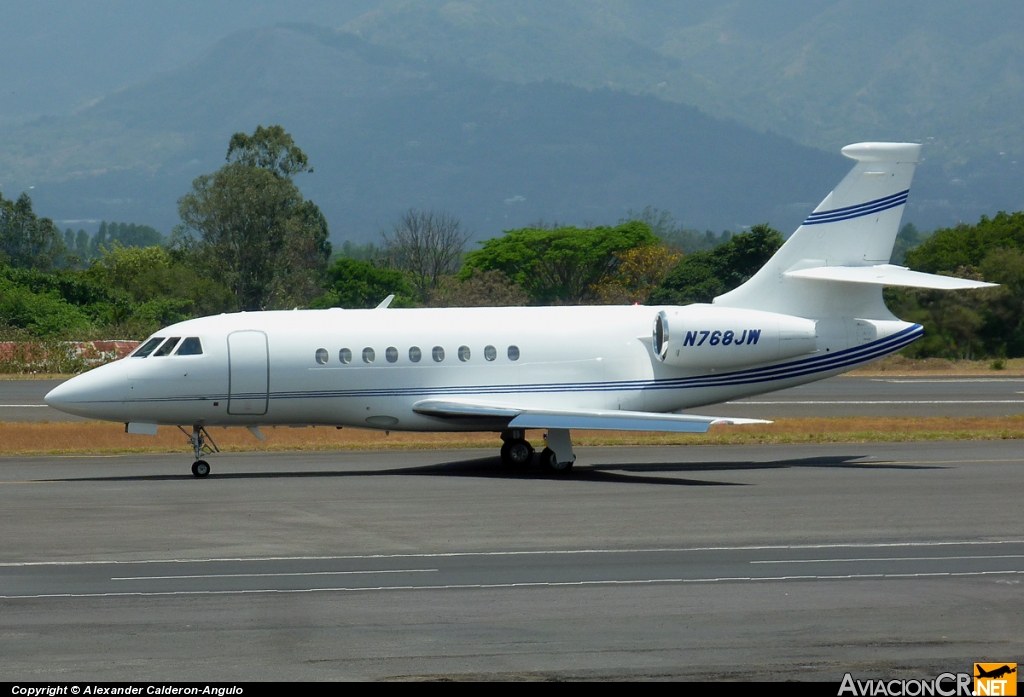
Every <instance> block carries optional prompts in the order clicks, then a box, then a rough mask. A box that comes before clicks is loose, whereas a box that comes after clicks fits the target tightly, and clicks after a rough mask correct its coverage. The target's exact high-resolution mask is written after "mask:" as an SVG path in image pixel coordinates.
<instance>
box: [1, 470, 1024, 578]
mask: <svg viewBox="0 0 1024 697" xmlns="http://www.w3.org/2000/svg"><path fill="white" fill-rule="evenodd" d="M1016 461H1017V460H1009V461H1008V462H1016ZM970 462H973V460H971V461H970ZM998 462H1003V460H998ZM1016 544H1024V539H1010V540H934V541H928V542H829V543H820V544H801V545H729V546H709V547H649V548H642V549H603V548H594V549H540V550H515V551H493V552H471V551H470V552H422V553H415V552H407V553H401V554H339V555H310V556H281V557H209V558H182V559H128V560H118V559H82V560H77V559H71V560H52V561H21V562H0V568H5V567H12V568H20V567H32V566H97V565H103V564H110V565H118V566H125V565H134V564H209V563H218V562H267V561H345V560H364V559H365V560H372V559H445V558H459V557H520V556H542V555H557V554H567V555H568V554H649V553H666V552H667V553H675V552H733V551H736V552H742V551H762V550H763V551H768V550H801V549H901V548H903V549H905V548H910V547H924V548H929V547H950V546H981V545H984V546H993V545H1016Z"/></svg>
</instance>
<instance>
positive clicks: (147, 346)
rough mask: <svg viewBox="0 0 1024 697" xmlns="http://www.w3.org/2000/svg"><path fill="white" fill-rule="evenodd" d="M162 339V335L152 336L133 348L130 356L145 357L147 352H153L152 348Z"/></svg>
mask: <svg viewBox="0 0 1024 697" xmlns="http://www.w3.org/2000/svg"><path fill="white" fill-rule="evenodd" d="M163 340H164V338H163V337H162V336H154V337H153V338H152V339H150V340H149V341H147V342H146V343H144V344H143V345H142V346H140V347H139V348H137V349H135V353H133V354H132V358H145V357H146V356H148V355H149V354H151V353H153V349H155V348H156V347H157V346H159V345H160V342H161V341H163Z"/></svg>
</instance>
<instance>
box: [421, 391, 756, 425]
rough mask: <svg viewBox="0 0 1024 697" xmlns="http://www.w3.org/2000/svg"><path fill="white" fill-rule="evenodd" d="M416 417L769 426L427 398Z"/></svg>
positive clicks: (520, 422)
mask: <svg viewBox="0 0 1024 697" xmlns="http://www.w3.org/2000/svg"><path fill="white" fill-rule="evenodd" d="M413 411H415V412H416V413H417V414H424V415H426V416H435V417H439V418H446V419H466V418H479V419H488V420H493V419H496V418H507V419H509V421H508V426H507V427H508V428H568V429H587V430H594V431H660V432H665V433H706V432H707V430H708V428H710V427H711V426H712V425H714V424H734V425H738V424H767V423H771V421H764V420H763V419H741V418H734V417H727V416H703V415H700V414H657V413H653V412H645V411H619V410H615V411H612V410H600V409H564V410H563V409H531V408H521V407H513V406H509V405H500V404H487V403H483V402H470V401H466V402H463V401H459V400H439V399H427V400H423V401H421V402H417V403H416V404H415V405H414V406H413Z"/></svg>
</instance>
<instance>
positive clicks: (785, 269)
mask: <svg viewBox="0 0 1024 697" xmlns="http://www.w3.org/2000/svg"><path fill="white" fill-rule="evenodd" d="M920 152H921V146H920V145H918V144H916V143H857V144H855V145H847V146H846V147H845V148H843V154H844V155H846V156H847V157H849V158H851V159H854V160H856V161H857V164H856V165H855V166H854V168H853V170H851V171H850V173H849V174H847V175H846V177H845V178H844V179H843V180H842V181H841V182H840V183H839V186H837V187H836V188H835V190H834V191H832V193H830V194H829V195H828V196H826V197H825V200H824V201H822V202H821V203H820V204H818V207H817V208H815V209H814V212H813V213H811V214H810V215H809V216H808V217H807V220H805V221H804V223H803V225H801V226H800V227H799V228H797V230H796V232H795V233H793V235H792V236H791V237H790V238H789V239H788V240H787V241H786V243H785V244H784V245H783V246H782V248H781V249H780V250H779V251H778V252H776V253H775V256H773V257H772V258H771V259H770V260H768V263H767V264H765V265H764V267H763V268H762V269H761V270H760V271H758V272H757V274H755V275H754V277H753V278H751V279H750V280H749V281H747V282H746V283H744V284H743V285H742V286H740V287H739V288H736V289H735V290H733V291H730V292H728V293H725V294H724V295H721V296H719V297H717V298H715V300H714V302H715V304H716V305H723V306H727V307H743V308H749V309H753V310H766V311H769V312H782V313H786V314H791V315H798V316H802V317H811V318H824V317H844V316H845V317H864V318H874V319H894V318H893V316H892V314H891V313H890V312H889V311H888V310H887V309H886V307H885V304H884V303H883V302H882V288H881V286H882V285H885V284H886V282H885V281H884V280H882V281H879V280H876V281H875V282H874V283H872V282H870V281H857V280H852V279H850V278H845V279H841V278H822V274H821V273H819V274H818V275H814V274H811V275H806V274H805V275H804V276H795V275H791V274H792V273H793V272H797V271H801V270H809V269H822V268H826V267H872V266H874V267H877V265H886V264H888V262H889V257H890V256H891V255H892V248H893V244H894V243H895V241H896V233H897V232H899V226H900V220H901V219H902V217H903V208H904V205H905V204H906V201H907V195H908V194H909V193H910V181H911V179H912V178H913V176H914V168H915V167H916V166H917V158H918V156H919V155H920ZM824 275H825V276H828V274H827V273H826V274H824ZM854 275H856V274H854Z"/></svg>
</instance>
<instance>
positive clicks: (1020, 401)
mask: <svg viewBox="0 0 1024 697" xmlns="http://www.w3.org/2000/svg"><path fill="white" fill-rule="evenodd" d="M723 404H740V405H748V406H749V405H751V404H756V405H760V406H768V405H776V406H777V405H782V404H858V405H859V404H1024V399H843V400H839V399H803V400H797V399H780V400H775V401H771V402H754V401H747V400H745V399H741V400H737V401H734V402H723Z"/></svg>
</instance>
